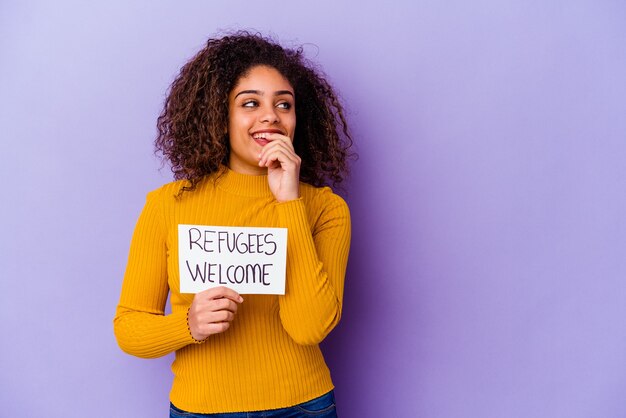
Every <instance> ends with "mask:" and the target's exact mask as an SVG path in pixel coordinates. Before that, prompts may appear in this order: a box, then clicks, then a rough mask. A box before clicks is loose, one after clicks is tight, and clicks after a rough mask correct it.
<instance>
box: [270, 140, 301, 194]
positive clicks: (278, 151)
mask: <svg viewBox="0 0 626 418" xmlns="http://www.w3.org/2000/svg"><path fill="white" fill-rule="evenodd" d="M265 139H266V140H268V141H270V142H269V144H266V145H265V146H264V147H263V149H262V150H261V154H259V166H260V167H267V181H268V182H269V186H270V190H271V191H272V193H273V194H274V197H275V198H276V200H278V201H279V202H286V201H288V200H294V199H297V198H299V197H300V163H301V162H302V160H301V159H300V157H299V156H298V155H297V154H296V152H295V150H294V149H293V143H292V141H291V138H289V137H288V136H286V135H281V134H278V133H270V134H267V136H265Z"/></svg>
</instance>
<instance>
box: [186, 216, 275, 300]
mask: <svg viewBox="0 0 626 418" xmlns="http://www.w3.org/2000/svg"><path fill="white" fill-rule="evenodd" d="M286 266H287V228H249V227H229V226H206V225H178V267H179V273H180V292H181V293H198V292H201V291H203V290H206V289H209V288H211V287H217V286H226V287H228V288H230V289H233V290H234V291H236V292H238V293H241V294H264V295H284V294H285V272H286Z"/></svg>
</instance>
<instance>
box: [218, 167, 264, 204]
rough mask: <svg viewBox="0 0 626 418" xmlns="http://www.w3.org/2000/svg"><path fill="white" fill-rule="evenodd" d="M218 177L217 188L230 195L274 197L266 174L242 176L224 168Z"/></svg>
mask: <svg viewBox="0 0 626 418" xmlns="http://www.w3.org/2000/svg"><path fill="white" fill-rule="evenodd" d="M218 176H219V177H218V179H217V187H219V188H220V189H223V190H226V191H228V192H230V193H233V194H237V195H240V196H251V197H262V196H271V195H272V191H271V190H270V186H269V184H268V183H267V175H266V174H265V175H257V176H255V175H250V174H241V173H237V172H235V171H233V170H231V169H230V168H228V167H226V166H223V167H222V171H220V173H219V174H218Z"/></svg>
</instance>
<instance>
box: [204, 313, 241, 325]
mask: <svg viewBox="0 0 626 418" xmlns="http://www.w3.org/2000/svg"><path fill="white" fill-rule="evenodd" d="M233 319H235V314H234V313H233V312H231V311H217V312H211V315H210V320H209V321H207V322H209V323H212V324H213V323H218V322H230V321H232V320H233Z"/></svg>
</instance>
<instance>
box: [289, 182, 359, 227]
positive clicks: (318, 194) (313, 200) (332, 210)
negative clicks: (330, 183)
mask: <svg viewBox="0 0 626 418" xmlns="http://www.w3.org/2000/svg"><path fill="white" fill-rule="evenodd" d="M300 194H301V196H302V200H303V201H304V203H305V205H306V207H307V210H308V211H309V213H310V215H312V217H313V218H329V217H330V218H337V217H339V218H343V217H346V218H349V217H350V210H349V208H348V204H347V203H346V201H345V200H344V199H343V198H342V197H341V196H339V195H338V194H335V193H334V192H333V190H332V189H331V188H330V187H327V186H325V187H314V186H311V185H309V184H306V183H301V184H300ZM318 220H319V219H318Z"/></svg>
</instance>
